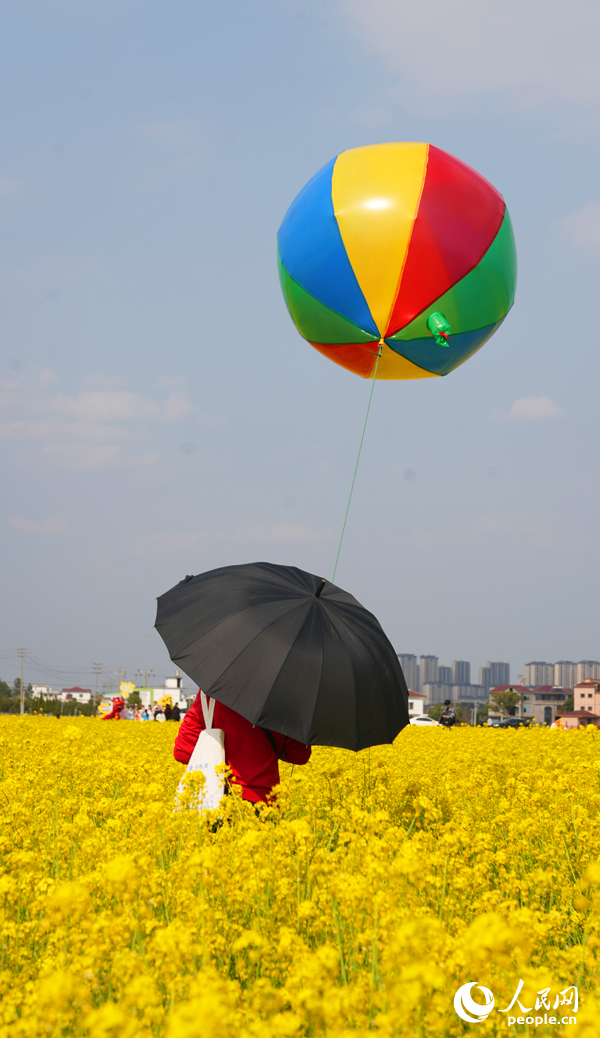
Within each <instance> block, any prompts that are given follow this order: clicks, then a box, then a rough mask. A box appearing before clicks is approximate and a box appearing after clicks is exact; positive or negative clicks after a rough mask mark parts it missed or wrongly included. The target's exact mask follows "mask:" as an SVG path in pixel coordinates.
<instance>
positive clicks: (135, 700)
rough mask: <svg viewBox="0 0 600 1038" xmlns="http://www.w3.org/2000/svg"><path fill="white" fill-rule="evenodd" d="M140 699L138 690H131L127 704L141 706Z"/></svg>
mask: <svg viewBox="0 0 600 1038" xmlns="http://www.w3.org/2000/svg"><path fill="white" fill-rule="evenodd" d="M141 705H142V700H141V699H140V694H139V692H132V693H131V695H130V696H129V697H128V699H127V706H141Z"/></svg>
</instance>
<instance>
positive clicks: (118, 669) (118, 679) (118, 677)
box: [117, 667, 127, 692]
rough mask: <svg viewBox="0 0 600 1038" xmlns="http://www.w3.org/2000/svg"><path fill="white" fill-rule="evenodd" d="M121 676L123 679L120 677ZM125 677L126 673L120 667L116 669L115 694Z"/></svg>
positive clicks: (119, 689)
mask: <svg viewBox="0 0 600 1038" xmlns="http://www.w3.org/2000/svg"><path fill="white" fill-rule="evenodd" d="M121 674H122V675H123V677H121ZM126 677H127V671H126V670H123V668H122V667H117V692H120V691H121V682H122V681H125V678H126Z"/></svg>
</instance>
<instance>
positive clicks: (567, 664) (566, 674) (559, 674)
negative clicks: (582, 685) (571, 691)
mask: <svg viewBox="0 0 600 1038" xmlns="http://www.w3.org/2000/svg"><path fill="white" fill-rule="evenodd" d="M552 684H553V685H556V687H557V688H573V686H574V685H576V684H577V664H576V663H573V661H572V660H559V661H558V663H555V664H554V681H553V682H552Z"/></svg>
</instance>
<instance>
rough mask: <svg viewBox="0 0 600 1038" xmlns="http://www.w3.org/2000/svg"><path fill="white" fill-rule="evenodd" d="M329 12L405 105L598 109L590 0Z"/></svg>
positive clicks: (384, 5) (355, 6)
mask: <svg viewBox="0 0 600 1038" xmlns="http://www.w3.org/2000/svg"><path fill="white" fill-rule="evenodd" d="M337 11H338V13H339V14H340V15H341V17H342V18H343V19H344V21H345V22H346V24H347V25H348V26H349V28H350V30H351V31H352V33H353V34H354V35H355V36H357V37H358V39H359V40H360V42H361V45H362V47H363V49H367V51H368V50H369V49H370V51H371V55H372V57H373V58H374V59H375V60H379V61H382V62H383V63H384V64H385V65H386V66H387V67H388V68H389V69H391V70H392V71H393V72H395V73H396V74H397V75H398V77H399V78H400V79H401V80H402V84H403V94H404V95H406V94H408V93H409V94H410V96H411V100H412V101H413V102H415V101H416V103H419V101H423V100H427V99H429V100H431V99H432V98H437V99H438V100H441V101H447V100H448V99H449V98H454V99H458V98H464V97H468V96H471V97H475V98H477V97H479V96H480V95H481V94H482V93H488V94H490V93H497V94H502V95H504V96H505V97H508V98H509V100H510V101H511V102H512V103H513V104H514V105H515V106H517V107H532V106H535V107H545V106H550V105H553V104H555V103H556V102H557V101H559V102H566V103H570V104H573V103H574V104H577V105H584V106H597V105H598V104H599V103H600V62H598V57H597V44H598V37H599V33H600V5H599V4H598V3H597V0H571V2H570V3H569V4H565V3H564V0H526V2H525V3H523V0H486V2H485V3H482V2H481V0H452V2H449V0H419V2H418V3H415V2H414V0H368V2H366V0H339V2H338V4H337Z"/></svg>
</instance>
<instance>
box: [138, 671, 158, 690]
mask: <svg viewBox="0 0 600 1038" xmlns="http://www.w3.org/2000/svg"><path fill="white" fill-rule="evenodd" d="M137 673H138V674H140V675H141V677H142V678H143V681H142V688H146V687H147V686H146V682H147V680H148V678H149V677H154V671H153V670H138V671H137Z"/></svg>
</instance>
